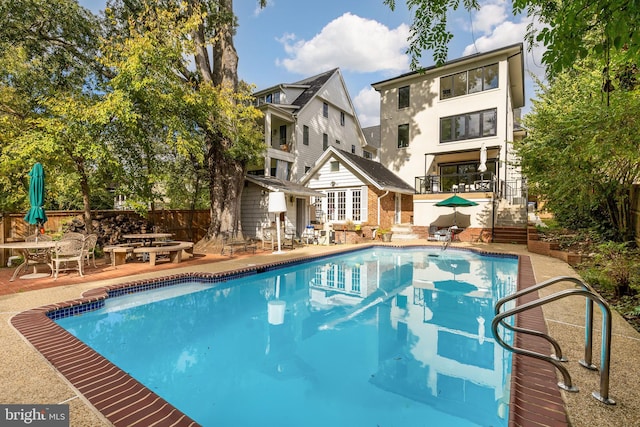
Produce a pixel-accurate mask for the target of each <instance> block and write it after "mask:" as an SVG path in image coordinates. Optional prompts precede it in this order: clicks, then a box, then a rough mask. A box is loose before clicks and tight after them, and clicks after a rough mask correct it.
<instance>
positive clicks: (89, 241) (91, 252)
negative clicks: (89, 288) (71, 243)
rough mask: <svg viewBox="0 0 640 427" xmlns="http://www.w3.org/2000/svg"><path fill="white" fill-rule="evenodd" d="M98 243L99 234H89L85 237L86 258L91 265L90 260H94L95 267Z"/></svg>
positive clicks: (94, 266)
mask: <svg viewBox="0 0 640 427" xmlns="http://www.w3.org/2000/svg"><path fill="white" fill-rule="evenodd" d="M97 243H98V235H97V234H89V235H88V236H87V237H86V238H85V239H84V257H83V258H84V260H85V261H86V262H87V265H89V260H92V261H93V268H96V244H97Z"/></svg>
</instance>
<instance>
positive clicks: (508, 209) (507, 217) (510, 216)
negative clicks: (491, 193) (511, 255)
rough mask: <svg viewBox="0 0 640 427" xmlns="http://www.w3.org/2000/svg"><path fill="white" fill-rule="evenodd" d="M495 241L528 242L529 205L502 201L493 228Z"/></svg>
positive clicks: (524, 243)
mask: <svg viewBox="0 0 640 427" xmlns="http://www.w3.org/2000/svg"><path fill="white" fill-rule="evenodd" d="M493 242H494V243H517V244H523V245H526V244H527V207H526V205H521V204H510V203H508V202H506V201H501V202H500V204H499V206H498V211H497V214H496V223H495V226H494V228H493Z"/></svg>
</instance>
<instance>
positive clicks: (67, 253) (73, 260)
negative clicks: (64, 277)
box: [51, 239, 85, 280]
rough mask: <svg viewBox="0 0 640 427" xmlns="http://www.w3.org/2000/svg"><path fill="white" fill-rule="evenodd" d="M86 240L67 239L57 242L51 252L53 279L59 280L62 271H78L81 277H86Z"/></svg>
mask: <svg viewBox="0 0 640 427" xmlns="http://www.w3.org/2000/svg"><path fill="white" fill-rule="evenodd" d="M84 245H85V241H84V240H78V239H67V240H59V241H57V242H56V245H55V247H54V248H53V249H52V250H51V263H52V264H53V278H54V280H55V279H57V278H58V273H60V271H69V270H78V274H80V277H84V274H83V265H84V255H85V254H84Z"/></svg>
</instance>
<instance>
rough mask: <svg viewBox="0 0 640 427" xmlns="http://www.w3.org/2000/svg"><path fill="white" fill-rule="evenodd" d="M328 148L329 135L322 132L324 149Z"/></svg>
mask: <svg viewBox="0 0 640 427" xmlns="http://www.w3.org/2000/svg"><path fill="white" fill-rule="evenodd" d="M327 148H329V135H327V134H326V133H323V134H322V151H324V150H326V149H327Z"/></svg>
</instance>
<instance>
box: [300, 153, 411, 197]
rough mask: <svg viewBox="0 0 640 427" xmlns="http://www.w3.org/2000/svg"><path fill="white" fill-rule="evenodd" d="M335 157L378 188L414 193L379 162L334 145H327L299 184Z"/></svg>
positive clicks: (304, 182)
mask: <svg viewBox="0 0 640 427" xmlns="http://www.w3.org/2000/svg"><path fill="white" fill-rule="evenodd" d="M333 156H335V157H337V158H338V160H340V161H341V162H343V163H344V164H346V165H347V166H348V167H349V168H350V169H351V170H353V171H354V172H356V173H357V174H359V175H360V176H362V178H363V179H364V180H365V181H366V182H367V183H368V184H369V185H373V186H374V187H376V188H377V189H379V190H384V191H393V192H396V193H403V194H414V193H415V189H414V188H413V187H412V186H410V185H409V184H407V183H406V182H404V181H403V180H402V179H401V178H400V177H399V176H397V175H396V174H394V173H393V172H391V171H390V170H389V169H387V168H385V167H384V166H383V165H382V164H380V163H379V162H376V161H373V160H369V159H365V158H364V157H360V156H358V155H357V154H353V153H349V152H347V151H344V150H340V149H338V148H335V147H333V146H332V147H329V148H328V149H327V150H325V152H324V153H322V156H320V158H319V159H318V160H317V161H316V164H315V165H314V166H313V167H312V168H311V169H310V170H309V171H308V172H307V173H306V174H305V176H303V177H302V180H301V181H300V183H301V184H307V183H308V182H309V180H310V179H311V177H312V176H313V175H315V174H316V173H317V172H318V170H320V168H321V167H322V166H323V165H324V164H325V163H326V162H327V161H328V160H329V159H330V158H331V157H333Z"/></svg>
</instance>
